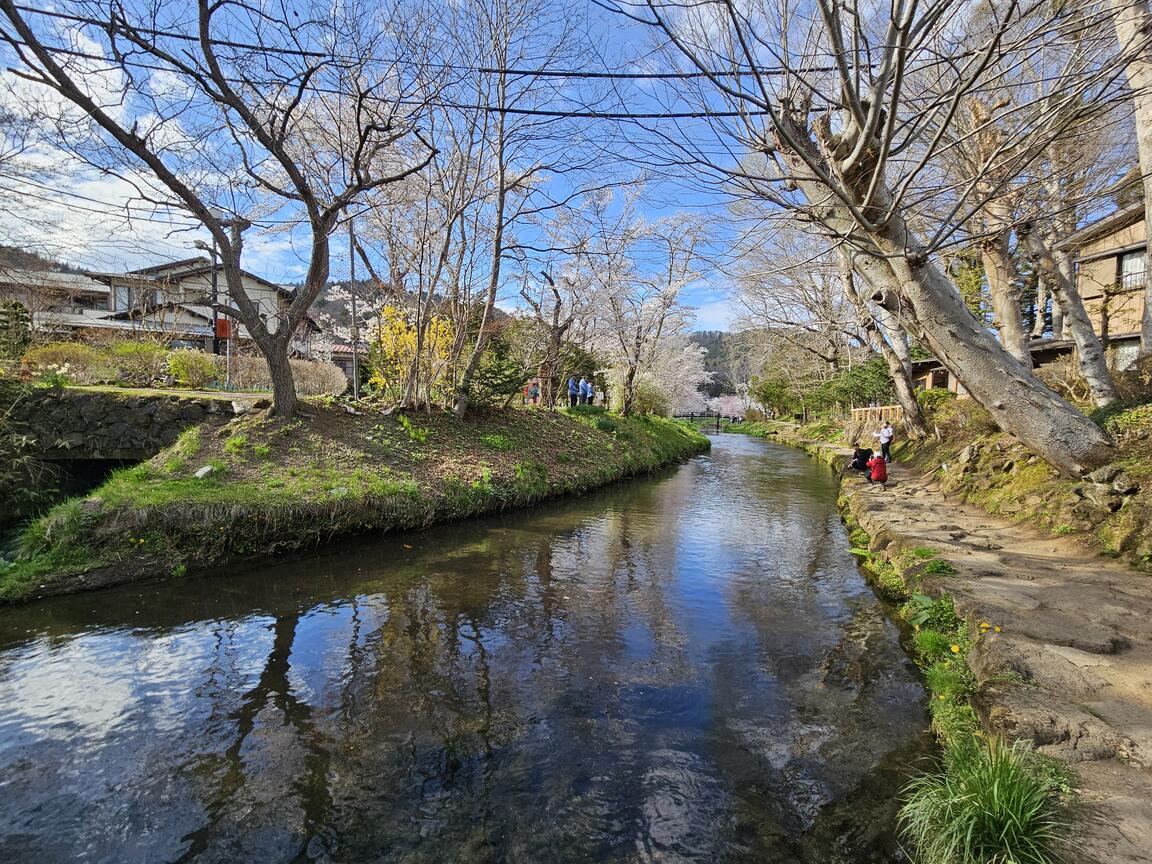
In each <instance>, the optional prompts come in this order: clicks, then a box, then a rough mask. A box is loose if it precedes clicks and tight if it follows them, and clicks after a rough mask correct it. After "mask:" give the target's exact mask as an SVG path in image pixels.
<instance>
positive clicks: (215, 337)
mask: <svg viewBox="0 0 1152 864" xmlns="http://www.w3.org/2000/svg"><path fill="white" fill-rule="evenodd" d="M217 254H218V253H217V250H216V235H215V234H213V235H212V353H213V354H219V353H220V313H219V312H217V311H216V307H217V306H218V305H219V303H220V294H219V288H218V287H217V284H216V274H217V271H218V270H219V268H218V267H217V266H216V255H217Z"/></svg>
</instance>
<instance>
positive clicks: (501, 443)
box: [480, 433, 515, 453]
mask: <svg viewBox="0 0 1152 864" xmlns="http://www.w3.org/2000/svg"><path fill="white" fill-rule="evenodd" d="M480 443H481V444H483V445H484V446H485V447H491V448H492V449H493V450H499V451H501V452H505V453H506V452H508V451H509V450H511V449H513V447H514V446H515V445H514V444H513V443H512V442H511V441H510V440H509V439H508V436H506V435H497V434H495V433H493V434H491V435H481V436H480Z"/></svg>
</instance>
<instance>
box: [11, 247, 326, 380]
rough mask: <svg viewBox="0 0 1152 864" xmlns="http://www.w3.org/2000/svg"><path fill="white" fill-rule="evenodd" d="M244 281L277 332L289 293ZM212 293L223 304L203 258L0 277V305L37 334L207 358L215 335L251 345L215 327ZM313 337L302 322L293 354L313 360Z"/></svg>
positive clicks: (252, 278) (216, 270)
mask: <svg viewBox="0 0 1152 864" xmlns="http://www.w3.org/2000/svg"><path fill="white" fill-rule="evenodd" d="M213 276H215V283H214V281H213ZM243 279H244V291H245V293H246V294H247V295H248V297H249V298H250V299H251V300H252V302H253V303H255V304H256V306H257V308H258V309H259V310H260V314H261V317H262V318H263V319H264V320H265V322H266V323H267V326H268V329H269V330H271V331H272V332H275V331H276V329H277V327H278V326H280V323H281V322H282V321H283V320H284V316H285V315H286V313H287V310H288V306H289V304H290V303H291V302H292V298H293V296H294V292H293V291H291V290H289V289H287V288H283V287H282V286H279V285H276V284H275V283H273V282H269V281H268V280H267V279H263V278H261V277H259V276H257V275H255V274H253V273H249V272H247V271H244V274H243ZM214 293H215V294H216V295H217V296H218V297H221V298H225V297H227V288H226V286H225V284H224V275H223V272H222V268H221V267H220V266H219V265H216V266H215V267H213V264H212V262H211V261H210V260H209V259H207V258H203V257H201V258H189V259H186V260H183V261H171V262H167V263H164V264H158V265H155V266H152V267H144V268H141V269H139V270H131V271H128V272H127V273H100V272H94V271H84V272H69V273H58V272H54V271H50V270H8V269H0V300H5V301H12V300H15V301H16V302H19V303H21V304H22V305H23V306H24V307H25V308H26V309H27V310H28V313H29V318H30V320H31V326H32V328H33V330H34V331H35V332H37V333H40V334H47V335H54V336H57V337H59V338H67V337H68V336H69V335H70V334H74V333H75V332H76V331H81V330H94V331H109V332H113V333H123V334H124V338H131V337H132V335H133V334H137V335H144V334H147V335H149V336H150V337H153V338H155V337H160V338H164V339H166V341H168V342H169V343H170V344H173V345H186V346H188V347H196V348H202V349H203V350H205V351H211V350H213V348H214V347H218V344H219V343H218V340H214V336H215V335H216V334H217V332H218V330H219V332H220V334H221V335H225V334H224V331H228V332H230V333H231V336H232V338H234V339H235V340H237V341H239V342H247V341H251V340H250V336H249V334H248V331H247V329H246V328H244V327H243V326H242V325H240V324H239V323H238V322H229V324H230V326H225V327H219V326H218V324H217V319H218V318H220V317H222V316H219V315H218V314H216V315H214V313H213V294H214ZM318 331H319V327H318V326H317V325H316V323H315V322H314V321H313V320H312V319H310V318H309V319H306V320H305V323H304V324H303V325H301V327H300V328H298V330H297V332H296V334H295V335H294V337H293V342H292V350H293V351H294V352H295V353H296V354H298V355H300V356H304V357H307V356H311V353H312V338H313V336H314V335H315V334H316V333H317V332H318Z"/></svg>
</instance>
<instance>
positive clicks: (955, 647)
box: [952, 645, 960, 654]
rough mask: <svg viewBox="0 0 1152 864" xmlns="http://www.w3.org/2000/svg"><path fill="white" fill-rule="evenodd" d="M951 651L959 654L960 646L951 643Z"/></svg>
mask: <svg viewBox="0 0 1152 864" xmlns="http://www.w3.org/2000/svg"><path fill="white" fill-rule="evenodd" d="M952 653H953V654H959V653H960V646H959V645H953V646H952Z"/></svg>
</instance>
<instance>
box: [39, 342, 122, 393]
mask: <svg viewBox="0 0 1152 864" xmlns="http://www.w3.org/2000/svg"><path fill="white" fill-rule="evenodd" d="M22 362H23V363H24V365H25V366H26V367H27V368H29V369H30V370H32V371H33V372H35V373H37V374H42V373H45V372H50V371H51V370H52V369H53V367H55V369H56V370H57V371H59V370H60V369H62V368H63V367H67V373H66V375H67V378H68V380H69V381H71V382H74V383H76V384H100V383H102V382H105V381H111V380H113V379H114V378H115V377H116V369H115V365H114V364H113V362H112V359H111V357H109V355H108V354H107V353H105V352H104V351H101V350H99V349H98V348H93V347H92V346H91V345H85V344H84V343H82V342H53V343H52V344H50V345H44V346H41V347H39V348H32V349H30V350H29V351H27V352H25V354H24V358H23V361H22Z"/></svg>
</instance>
